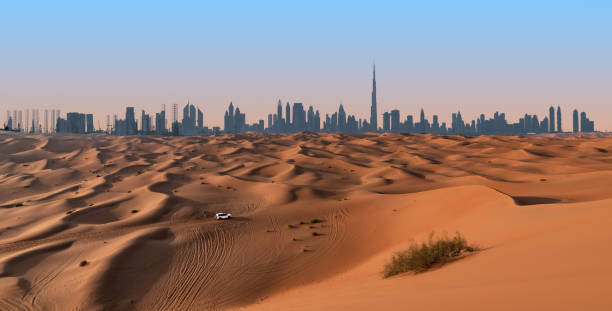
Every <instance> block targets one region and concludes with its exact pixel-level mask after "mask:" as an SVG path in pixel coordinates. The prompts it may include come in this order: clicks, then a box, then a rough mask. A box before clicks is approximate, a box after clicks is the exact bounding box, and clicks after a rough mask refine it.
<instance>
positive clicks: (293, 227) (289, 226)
mask: <svg viewBox="0 0 612 311" xmlns="http://www.w3.org/2000/svg"><path fill="white" fill-rule="evenodd" d="M287 228H289V229H295V228H297V226H294V225H287Z"/></svg>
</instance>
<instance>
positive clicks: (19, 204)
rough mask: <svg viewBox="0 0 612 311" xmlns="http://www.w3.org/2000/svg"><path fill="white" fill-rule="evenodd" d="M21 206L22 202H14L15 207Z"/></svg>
mask: <svg viewBox="0 0 612 311" xmlns="http://www.w3.org/2000/svg"><path fill="white" fill-rule="evenodd" d="M21 206H23V203H17V204H15V207H21Z"/></svg>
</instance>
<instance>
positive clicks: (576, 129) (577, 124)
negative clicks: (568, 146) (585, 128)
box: [573, 109, 580, 133]
mask: <svg viewBox="0 0 612 311" xmlns="http://www.w3.org/2000/svg"><path fill="white" fill-rule="evenodd" d="M573 130H574V133H578V132H579V131H580V121H578V109H574V128H573Z"/></svg>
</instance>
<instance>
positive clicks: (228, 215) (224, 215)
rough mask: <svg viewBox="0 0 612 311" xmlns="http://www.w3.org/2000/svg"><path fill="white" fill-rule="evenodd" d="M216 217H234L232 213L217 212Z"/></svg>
mask: <svg viewBox="0 0 612 311" xmlns="http://www.w3.org/2000/svg"><path fill="white" fill-rule="evenodd" d="M215 218H216V219H219V220H220V219H230V218H232V214H230V213H216V214H215Z"/></svg>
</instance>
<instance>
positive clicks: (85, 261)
mask: <svg viewBox="0 0 612 311" xmlns="http://www.w3.org/2000/svg"><path fill="white" fill-rule="evenodd" d="M87 264H89V262H87V260H83V261H81V263H80V264H79V266H80V267H85V266H87Z"/></svg>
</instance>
